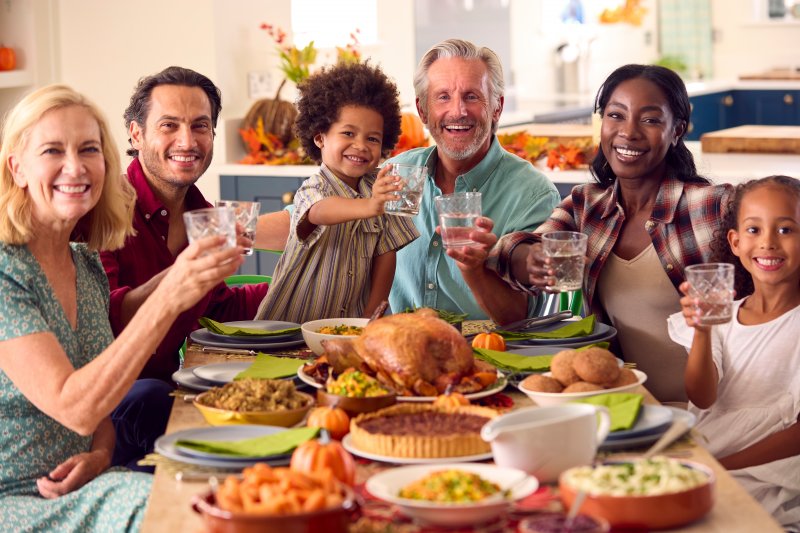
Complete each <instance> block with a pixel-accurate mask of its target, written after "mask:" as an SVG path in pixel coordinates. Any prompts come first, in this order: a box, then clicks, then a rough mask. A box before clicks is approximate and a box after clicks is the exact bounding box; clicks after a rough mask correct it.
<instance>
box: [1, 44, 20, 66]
mask: <svg viewBox="0 0 800 533" xmlns="http://www.w3.org/2000/svg"><path fill="white" fill-rule="evenodd" d="M16 66H17V55H16V54H15V53H14V49H13V48H9V47H8V46H5V45H0V70H14V69H15V68H16Z"/></svg>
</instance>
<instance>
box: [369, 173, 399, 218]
mask: <svg viewBox="0 0 800 533" xmlns="http://www.w3.org/2000/svg"><path fill="white" fill-rule="evenodd" d="M391 170H392V165H385V166H384V167H383V168H382V169H381V170H380V172H378V177H377V179H376V180H375V183H373V184H372V197H371V198H370V207H371V209H372V211H373V212H374V216H378V215H382V214H383V212H384V205H385V204H386V202H392V201H394V200H399V199H400V196H398V195H397V191H399V190H400V189H402V188H403V187H402V185H401V184H400V179H399V178H398V177H397V176H390V175H389V172H390V171H391Z"/></svg>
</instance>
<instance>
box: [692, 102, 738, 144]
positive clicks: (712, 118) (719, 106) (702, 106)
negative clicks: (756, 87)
mask: <svg viewBox="0 0 800 533" xmlns="http://www.w3.org/2000/svg"><path fill="white" fill-rule="evenodd" d="M735 92H736V91H722V92H717V93H710V94H703V95H699V96H692V97H690V98H689V102H690V103H691V105H692V119H691V121H690V123H689V131H688V133H687V134H686V140H687V141H697V140H700V136H701V135H702V134H704V133H708V132H709V131H716V130H722V129H725V128H730V127H732V126H735V125H738V124H733V121H734V117H735V114H734V113H733V106H734V105H735V103H736V97H735V96H734V93H735Z"/></svg>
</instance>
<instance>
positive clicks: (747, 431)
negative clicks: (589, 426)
mask: <svg viewBox="0 0 800 533" xmlns="http://www.w3.org/2000/svg"><path fill="white" fill-rule="evenodd" d="M743 301H744V299H742V300H737V301H736V302H734V308H733V316H734V319H733V320H732V321H731V322H729V323H728V324H722V325H719V326H714V327H713V328H712V330H711V335H712V340H711V350H712V357H713V359H714V364H715V366H716V367H717V372H718V373H719V385H718V388H717V401H716V402H715V403H714V405H712V406H711V407H710V408H709V409H699V408H698V407H696V406H694V405H692V404H691V403H690V404H689V410H690V411H692V412H693V413H694V414H695V415H697V420H698V421H697V426H696V427H697V430H698V431H700V432H701V433H703V434H704V435H705V437H706V438H707V439H708V441H709V442H708V443H707V447H708V449H709V451H710V452H711V453H712V454H714V455H715V456H716V457H724V456H726V455H730V454H731V453H734V452H737V451H739V450H742V449H744V448H746V447H748V446H750V445H752V444H754V443H756V442H758V441H760V440H762V439H764V437H766V436H768V435H771V434H772V433H775V432H777V431H781V430H783V429H786V428H788V427H789V426H791V425H792V424H794V423H795V422H796V421H797V416H798V413H800V371H798V369H800V343H798V337H797V332H798V331H800V306H798V307H796V308H794V309H792V310H791V311H789V312H787V313H784V314H783V315H781V316H780V317H778V318H776V319H774V320H771V321H769V322H766V323H764V324H758V325H754V326H748V325H744V324H741V323H740V322H739V320H738V318H737V317H738V312H739V307H740V306H741V304H742V302H743ZM668 322H669V333H670V337H672V339H673V340H674V341H675V342H677V343H679V344H681V345H683V346H685V347H686V348H687V350H688V349H689V348H690V347H691V344H692V338H693V336H694V329H693V328H690V327H689V326H687V325H686V320H685V319H684V317H683V315H682V314H681V313H676V314H674V315H671V316H670V317H669V319H668ZM731 474H732V475H733V476H734V477H735V478H736V479H737V480H738V481H739V482H740V483H742V485H744V486H745V488H746V489H747V490H748V491H749V492H750V493H751V494H752V495H753V496H754V497H755V498H756V499H758V500H759V501H760V502H761V504H762V505H763V506H764V507H765V508H766V509H767V510H768V511H769V512H771V513H772V514H773V516H775V518H776V519H777V520H778V521H779V522H781V524H783V525H784V526H787V525H789V524H794V525H795V527H800V456H794V457H789V458H786V459H782V460H780V461H773V462H772V463H767V464H763V465H759V466H754V467H750V468H746V469H742V470H734V471H732V472H731ZM792 500H794V501H793V502H792ZM789 502H792V503H789ZM784 505H786V507H787V508H785V509H784V508H782V506H784Z"/></svg>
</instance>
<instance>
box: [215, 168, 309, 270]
mask: <svg viewBox="0 0 800 533" xmlns="http://www.w3.org/2000/svg"><path fill="white" fill-rule="evenodd" d="M277 168H279V167H272V168H271V170H273V169H277ZM313 170H314V167H309V172H308V173H309V175H310V174H311V173H312V172H313ZM273 172H274V170H273ZM304 180H305V178H304V177H303V178H298V177H294V176H276V175H275V174H273V175H272V176H270V177H264V176H237V175H226V174H220V177H219V192H220V198H221V199H223V200H243V201H248V202H261V213H262V214H263V213H271V212H273V211H280V210H281V209H283V208H284V207H286V205H288V204H290V203H292V201H293V200H294V193H295V191H297V189H299V188H300V185H301V184H302V183H303V181H304ZM279 258H280V254H276V253H272V252H259V251H256V252H254V253H253V255H251V256H250V257H248V258H247V259H246V260H245V262H244V264H243V265H242V266H241V267H239V274H262V275H266V276H271V275H272V273H273V272H274V271H275V265H277V264H278V259H279Z"/></svg>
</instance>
